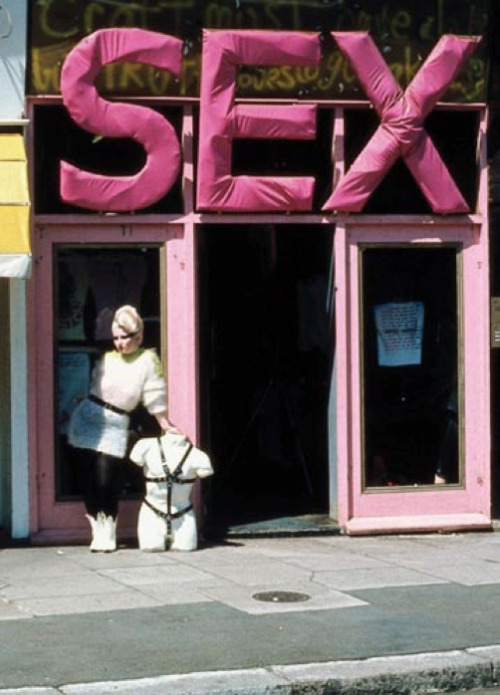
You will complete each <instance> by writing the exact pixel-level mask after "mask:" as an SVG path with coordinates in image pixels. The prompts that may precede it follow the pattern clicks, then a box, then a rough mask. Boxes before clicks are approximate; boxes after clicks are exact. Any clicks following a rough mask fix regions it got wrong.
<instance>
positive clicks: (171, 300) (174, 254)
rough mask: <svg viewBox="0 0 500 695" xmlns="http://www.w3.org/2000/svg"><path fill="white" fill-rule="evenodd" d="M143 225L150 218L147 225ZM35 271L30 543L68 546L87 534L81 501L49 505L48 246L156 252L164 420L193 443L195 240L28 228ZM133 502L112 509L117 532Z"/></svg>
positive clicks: (125, 528)
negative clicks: (136, 246)
mask: <svg viewBox="0 0 500 695" xmlns="http://www.w3.org/2000/svg"><path fill="white" fill-rule="evenodd" d="M150 220H151V218H150ZM34 237H35V238H34V251H35V253H34V256H35V258H36V270H35V273H34V276H33V279H32V280H31V281H30V283H29V309H28V341H29V344H28V360H29V367H28V370H29V372H28V373H29V375H30V376H29V379H30V380H29V383H30V385H31V387H30V393H29V412H30V417H29V421H30V432H29V440H30V530H31V536H32V538H33V539H34V541H35V542H36V541H38V542H45V541H47V542H49V541H56V540H64V539H65V538H67V539H71V540H75V539H77V538H79V537H81V538H85V537H86V536H87V535H88V528H87V527H88V524H87V522H86V520H85V518H84V513H85V512H84V507H83V503H81V502H59V501H57V500H56V499H55V470H54V460H55V447H54V436H53V433H54V431H55V423H54V408H53V405H52V404H53V403H54V356H53V352H54V351H53V345H54V331H53V326H54V310H53V268H52V257H53V245H54V244H58V243H61V244H68V243H78V244H80V243H81V244H93V245H95V244H108V245H109V244H127V243H131V244H133V243H152V244H158V245H159V246H160V247H162V246H163V247H164V249H165V253H164V256H163V259H164V263H165V265H164V269H165V278H166V287H165V291H166V297H165V302H164V306H165V314H166V316H165V317H164V319H166V321H165V320H164V322H163V325H164V326H165V331H166V333H165V334H164V345H165V346H166V355H168V359H166V370H167V371H166V377H167V383H168V399H169V413H170V417H171V419H172V421H173V422H175V423H176V424H177V425H178V427H179V428H180V429H181V430H182V431H184V432H185V433H186V434H187V435H188V436H189V437H190V438H191V439H192V441H193V442H197V439H198V421H199V418H198V411H197V388H198V377H197V359H198V355H197V343H196V335H197V334H196V319H197V317H196V286H195V274H194V254H195V248H194V246H195V241H194V229H193V226H192V225H190V224H185V225H181V224H171V225H166V224H164V223H162V224H160V223H158V224H155V223H154V222H148V223H147V224H145V223H141V222H138V223H137V224H127V225H123V224H116V223H115V224H113V223H112V222H110V220H109V219H107V220H106V221H105V222H104V221H102V220H99V219H98V218H94V219H93V220H92V222H90V223H89V224H85V225H83V224H82V223H81V221H80V223H78V222H76V223H74V224H73V225H72V224H71V223H70V221H69V220H66V221H65V223H64V224H52V225H44V226H43V227H42V226H37V227H35V232H34ZM137 507H138V502H132V501H128V502H124V503H122V505H121V507H120V514H119V526H120V528H121V533H123V534H128V533H133V529H134V528H135V523H136V515H137Z"/></svg>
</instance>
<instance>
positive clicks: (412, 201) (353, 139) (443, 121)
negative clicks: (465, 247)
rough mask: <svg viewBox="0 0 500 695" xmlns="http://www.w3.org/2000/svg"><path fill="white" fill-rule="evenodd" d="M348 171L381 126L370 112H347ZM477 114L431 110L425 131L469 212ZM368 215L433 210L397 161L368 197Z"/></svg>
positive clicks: (475, 176) (473, 204) (475, 166)
mask: <svg viewBox="0 0 500 695" xmlns="http://www.w3.org/2000/svg"><path fill="white" fill-rule="evenodd" d="M345 120H346V125H345V157H346V169H347V170H348V169H349V167H350V166H351V164H352V163H353V161H354V160H355V159H356V157H357V156H358V155H359V153H360V152H361V151H362V149H363V148H364V147H365V145H366V144H367V143H368V141H369V140H370V138H371V137H372V135H373V134H374V133H375V131H376V129H377V128H378V126H379V125H380V119H379V117H378V116H377V114H376V113H375V112H374V111H373V109H369V110H367V109H357V110H354V109H350V110H347V111H346V116H345ZM478 128H479V115H478V113H477V112H475V111H438V110H434V111H432V112H431V113H430V114H429V116H428V118H427V119H426V122H425V129H426V131H427V133H428V134H429V136H430V138H431V139H432V142H433V143H434V145H435V146H436V148H437V150H438V152H439V154H440V156H441V158H442V160H443V162H444V163H445V164H446V167H447V168H448V170H449V172H450V174H451V176H452V177H453V179H454V181H455V183H456V185H457V186H458V188H459V190H460V192H461V194H462V196H463V197H464V199H465V200H466V202H467V204H468V205H469V208H470V210H471V211H472V212H474V211H475V209H476V199H477V185H478V176H479V171H478V164H477V136H478ZM363 212H364V213H367V214H370V213H371V214H387V213H390V214H431V213H432V209H431V207H430V205H429V203H428V202H427V200H426V198H425V197H424V195H423V193H422V191H421V190H420V188H419V187H418V185H417V183H416V181H415V179H414V178H413V176H412V174H410V171H409V169H408V168H407V166H406V164H405V163H404V161H403V160H402V159H398V160H397V161H396V163H395V164H394V166H393V167H392V169H391V170H390V171H389V172H388V173H387V175H386V176H385V177H384V179H383V180H382V181H381V183H380V184H379V186H378V187H377V189H376V190H375V191H374V192H373V194H372V196H371V197H370V198H369V200H368V202H367V204H366V206H365V208H364V209H363Z"/></svg>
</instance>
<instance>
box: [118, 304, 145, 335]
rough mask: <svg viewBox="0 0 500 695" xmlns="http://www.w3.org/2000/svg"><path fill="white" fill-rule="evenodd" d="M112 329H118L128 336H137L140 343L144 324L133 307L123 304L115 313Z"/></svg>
mask: <svg viewBox="0 0 500 695" xmlns="http://www.w3.org/2000/svg"><path fill="white" fill-rule="evenodd" d="M113 327H116V328H120V329H121V330H122V331H125V332H126V333H128V335H139V336H140V340H141V342H142V338H143V334H144V323H143V321H142V319H141V317H140V316H139V314H138V312H137V310H136V309H135V308H134V307H133V306H130V305H128V304H125V306H121V307H120V308H119V309H117V310H116V311H115V315H114V317H113Z"/></svg>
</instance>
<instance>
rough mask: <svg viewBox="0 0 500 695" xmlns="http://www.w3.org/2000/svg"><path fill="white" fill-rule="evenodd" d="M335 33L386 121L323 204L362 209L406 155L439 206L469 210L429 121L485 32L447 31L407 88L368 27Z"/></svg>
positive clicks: (431, 201) (430, 198) (436, 207)
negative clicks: (432, 135) (429, 129)
mask: <svg viewBox="0 0 500 695" xmlns="http://www.w3.org/2000/svg"><path fill="white" fill-rule="evenodd" d="M332 36H333V37H334V38H335V40H336V41H337V44H338V46H339V48H340V50H341V51H342V53H344V54H345V55H346V56H347V57H348V58H349V59H350V61H351V63H352V66H353V68H354V70H355V71H356V74H357V76H358V78H359V81H360V82H361V84H362V86H363V88H364V90H365V92H366V94H367V95H368V98H369V99H370V101H371V102H372V104H373V106H374V108H375V109H376V111H377V113H378V115H379V116H380V120H381V124H380V126H379V127H378V129H377V131H376V132H375V134H374V135H373V137H372V138H371V140H370V141H369V142H368V144H367V145H366V147H365V149H364V150H363V151H362V152H361V153H360V154H359V156H358V157H357V159H356V160H355V161H354V163H353V164H352V166H351V167H350V169H349V170H348V172H347V173H346V175H345V176H344V177H343V178H342V179H341V180H340V181H339V183H338V186H337V188H336V189H335V190H334V192H333V194H332V195H331V196H330V198H329V199H328V201H327V202H326V203H325V205H324V206H323V209H324V210H338V211H345V212H359V211H361V210H362V209H363V207H364V205H365V203H366V202H367V200H368V198H369V197H370V196H371V194H372V193H373V191H374V190H375V188H376V187H377V186H378V184H379V183H380V181H381V180H382V179H383V178H384V176H385V175H386V173H387V172H388V171H389V169H390V168H391V167H392V165H393V164H394V163H395V161H396V160H397V159H398V157H403V159H404V161H405V163H406V165H407V167H408V168H409V170H410V171H411V173H412V174H413V177H414V178H415V180H416V181H417V183H418V185H419V187H420V189H421V190H422V193H423V194H424V195H425V197H426V198H427V200H428V201H429V204H430V206H431V207H432V209H433V210H434V212H439V213H446V212H450V213H451V212H467V211H468V205H467V203H466V202H465V200H464V199H463V197H462V194H461V193H460V191H459V189H458V188H457V186H456V184H455V182H454V181H453V179H452V177H451V175H450V173H449V171H448V169H447V168H446V165H445V164H444V162H443V160H442V159H441V157H440V155H439V153H438V151H437V150H436V148H435V147H434V145H433V143H432V141H431V139H430V137H429V135H428V134H427V132H426V131H425V128H424V121H425V118H426V117H427V116H428V115H429V113H430V112H431V111H432V109H433V108H434V106H435V104H436V102H437V101H438V99H439V98H440V96H441V95H442V94H443V93H444V91H445V90H446V89H447V88H448V87H449V86H450V84H451V83H452V82H453V80H454V79H455V77H456V76H457V74H458V72H459V70H460V69H461V68H462V66H463V65H464V64H465V62H466V61H467V60H468V58H469V57H470V55H471V54H472V52H473V51H474V49H475V48H476V45H477V43H478V41H479V38H478V37H474V36H472V37H470V36H469V37H461V36H452V35H445V36H442V37H441V39H440V40H439V42H438V43H437V44H436V46H435V47H434V49H433V50H432V52H431V54H430V55H429V57H428V58H427V60H426V61H425V63H424V64H423V66H422V67H421V68H420V70H419V72H418V73H417V75H416V76H415V77H414V79H413V80H412V82H411V84H410V85H409V86H408V88H407V89H406V91H405V92H403V90H402V89H401V88H400V86H399V85H398V83H397V82H396V80H395V79H394V77H393V75H392V73H391V71H390V70H389V67H388V65H387V63H386V62H385V60H384V59H383V57H382V56H381V54H380V53H379V51H378V49H377V47H376V46H375V44H374V43H373V41H372V39H371V38H370V36H369V35H368V34H367V33H366V32H333V33H332Z"/></svg>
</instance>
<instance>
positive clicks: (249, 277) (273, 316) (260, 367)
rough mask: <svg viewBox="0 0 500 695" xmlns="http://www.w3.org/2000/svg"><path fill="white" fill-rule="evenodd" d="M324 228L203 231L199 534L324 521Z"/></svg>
mask: <svg viewBox="0 0 500 695" xmlns="http://www.w3.org/2000/svg"><path fill="white" fill-rule="evenodd" d="M332 238H333V234H332V229H331V228H325V227H319V226H318V227H313V226H302V225H301V226H300V227H299V226H298V225H295V226H292V225H290V226H284V225H280V226H270V225H253V226H249V225H248V226H243V225H241V226H237V227H229V226H224V227H222V226H220V227H215V226H205V227H204V228H203V229H202V230H201V233H200V253H199V258H200V263H201V268H200V278H201V280H200V326H201V327H202V339H201V346H200V347H201V353H200V354H201V360H200V363H201V371H202V374H201V377H202V378H201V383H202V392H201V399H202V400H201V406H202V407H201V412H202V416H203V417H204V421H203V422H202V429H203V439H204V445H205V447H206V448H207V450H208V451H210V455H211V457H212V460H213V463H214V467H215V475H214V477H213V479H212V480H211V482H210V484H209V485H210V489H208V490H207V491H206V492H207V498H206V505H207V509H208V526H209V529H211V530H212V531H219V532H224V531H227V530H228V529H231V528H232V527H234V526H237V525H245V524H255V523H259V522H260V523H264V524H268V528H269V529H270V530H272V529H273V528H275V527H277V526H281V528H283V524H285V526H286V523H287V521H286V520H287V519H288V520H289V522H290V524H291V527H294V528H296V519H297V517H298V516H300V515H315V514H324V515H326V513H327V510H328V446H327V406H328V395H329V389H330V373H331V361H332V354H333V336H332V331H331V325H332V318H333V317H332V311H331V257H332V253H331V250H332Z"/></svg>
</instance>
